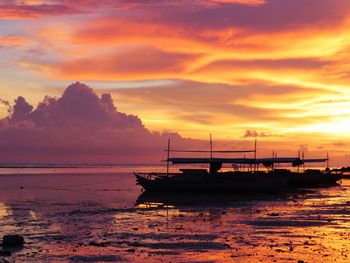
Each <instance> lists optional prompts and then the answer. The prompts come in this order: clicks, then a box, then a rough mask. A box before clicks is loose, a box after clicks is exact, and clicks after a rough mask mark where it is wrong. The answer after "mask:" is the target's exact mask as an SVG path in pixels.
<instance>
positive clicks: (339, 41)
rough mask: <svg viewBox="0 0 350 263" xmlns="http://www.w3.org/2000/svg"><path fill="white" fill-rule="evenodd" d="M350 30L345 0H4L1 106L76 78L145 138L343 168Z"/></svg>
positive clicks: (57, 90)
mask: <svg viewBox="0 0 350 263" xmlns="http://www.w3.org/2000/svg"><path fill="white" fill-rule="evenodd" d="M349 27H350V1H348V0H317V1H315V3H310V1H308V0H266V1H264V0H194V1H188V0H179V1H170V0H169V1H167V0H164V1H153V0H148V1H146V0H145V1H137V0H131V1H125V0H118V1H112V0H106V1H97V0H87V1H86V0H77V1H73V0H64V1H55V0H26V1H23V0H22V1H19V0H18V1H17V0H13V1H11V0H9V1H1V3H0V67H1V70H0V80H1V82H0V98H1V99H2V100H7V101H10V102H12V101H13V99H15V98H16V97H17V96H18V95H21V96H24V97H26V98H27V100H28V101H29V102H30V103H31V104H33V105H36V104H37V103H39V101H41V100H42V99H43V97H44V96H45V95H50V96H59V95H60V94H61V93H62V91H63V89H64V88H65V87H66V86H68V85H69V84H70V83H72V82H75V81H78V80H79V81H82V82H84V83H86V84H88V85H89V86H90V87H92V88H94V89H95V90H96V91H97V92H98V93H102V92H108V93H111V94H112V97H113V100H114V102H115V104H116V105H117V107H118V109H119V110H120V111H124V112H127V113H131V114H135V115H137V116H138V117H139V118H140V119H141V120H142V122H143V123H144V125H145V126H146V128H148V129H150V130H152V131H160V132H161V131H164V130H166V131H175V132H178V133H179V134H181V135H182V136H184V137H191V138H200V139H204V138H205V139H206V138H207V137H208V134H209V133H213V134H215V137H216V138H218V139H228V138H230V139H232V138H234V139H244V135H248V136H246V137H250V136H258V137H262V138H261V139H259V140H263V141H266V142H278V143H279V144H280V145H282V146H283V147H290V145H295V148H296V150H297V149H298V148H300V147H302V145H307V146H308V148H309V149H311V150H314V151H319V150H321V149H325V150H329V151H331V152H332V151H337V153H336V154H337V155H339V156H340V157H339V158H340V159H341V158H343V160H344V162H345V159H346V158H347V157H346V155H347V151H348V150H350V143H348V142H349V139H350V125H349V124H348V122H349V119H350V100H349V93H350V89H349V88H348V85H349V83H350V75H349V72H350V71H349V70H350V63H349V61H350V60H349V46H350V35H349V30H348V29H349ZM6 115H7V111H6V106H5V105H3V104H0V117H5V116H6ZM247 131H254V132H253V133H249V132H248V133H247ZM249 139H251V138H249Z"/></svg>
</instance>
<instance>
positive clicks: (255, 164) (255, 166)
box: [254, 139, 258, 172]
mask: <svg viewBox="0 0 350 263" xmlns="http://www.w3.org/2000/svg"><path fill="white" fill-rule="evenodd" d="M256 141H257V140H256V139H255V143H254V170H255V172H256V171H257V170H258V165H257V163H256Z"/></svg>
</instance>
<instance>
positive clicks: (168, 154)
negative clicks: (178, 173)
mask: <svg viewBox="0 0 350 263" xmlns="http://www.w3.org/2000/svg"><path fill="white" fill-rule="evenodd" d="M169 158H170V138H169V139H168V150H167V159H166V176H169Z"/></svg>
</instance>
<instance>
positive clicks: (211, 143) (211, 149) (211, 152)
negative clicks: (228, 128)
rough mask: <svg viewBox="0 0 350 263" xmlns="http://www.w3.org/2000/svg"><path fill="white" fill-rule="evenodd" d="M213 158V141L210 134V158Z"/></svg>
mask: <svg viewBox="0 0 350 263" xmlns="http://www.w3.org/2000/svg"><path fill="white" fill-rule="evenodd" d="M212 158H213V141H212V138H211V134H210V159H212Z"/></svg>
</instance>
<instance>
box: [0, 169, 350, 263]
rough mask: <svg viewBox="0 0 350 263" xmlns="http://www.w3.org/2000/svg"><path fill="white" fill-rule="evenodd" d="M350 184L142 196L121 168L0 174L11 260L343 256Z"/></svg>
mask: <svg viewBox="0 0 350 263" xmlns="http://www.w3.org/2000/svg"><path fill="white" fill-rule="evenodd" d="M349 200H350V180H343V182H342V186H337V187H332V188H327V189H317V190H314V191H301V192H294V193H288V194H280V195H275V196H244V197H237V196H205V195H204V196H198V195H197V196H195V197H194V196H186V195H175V196H174V195H147V194H145V193H144V194H141V189H140V188H139V187H138V186H137V185H135V181H134V178H133V176H132V175H131V174H129V173H117V174H113V173H101V174H85V175H84V174H65V175H64V174H56V175H51V176H43V175H21V176H0V233H3V234H7V233H20V234H23V235H24V236H25V239H26V241H27V243H26V245H25V247H24V248H23V249H22V250H19V251H16V252H15V253H14V255H13V256H12V258H13V259H15V260H17V261H24V260H27V261H56V262H57V261H76V262H79V261H92V262H94V261H112V262H113V261H123V260H129V261H136V262H137V261H147V262H149V261H160V260H163V261H174V260H176V261H187V262H191V261H194V262H200V261H205V262H208V261H209V262H210V261H220V262H232V261H244V262H255V261H259V260H262V261H263V262H273V261H278V262H281V261H283V262H285V261H291V262H295V260H299V259H301V260H305V261H307V262H309V261H310V262H311V261H314V259H315V258H317V259H320V261H321V262H328V261H334V260H335V259H337V262H347V261H348V258H347V257H348V255H349V249H350V248H349V244H350V231H349V229H350V213H349V208H350V203H349Z"/></svg>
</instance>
